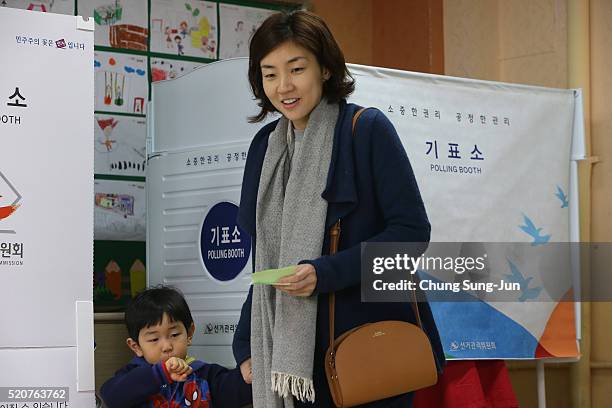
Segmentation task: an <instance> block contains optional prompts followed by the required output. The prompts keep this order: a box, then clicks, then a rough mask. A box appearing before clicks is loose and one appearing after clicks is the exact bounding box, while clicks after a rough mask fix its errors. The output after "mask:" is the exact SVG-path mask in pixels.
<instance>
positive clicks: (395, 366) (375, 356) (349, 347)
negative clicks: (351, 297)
mask: <svg viewBox="0 0 612 408" xmlns="http://www.w3.org/2000/svg"><path fill="white" fill-rule="evenodd" d="M363 110H364V109H361V110H359V111H358V112H357V113H356V114H355V116H354V117H353V133H354V132H355V123H356V122H357V118H358V117H359V115H360V114H361V113H362V112H363ZM330 238H331V239H330V255H333V254H335V253H336V251H337V250H338V242H339V240H340V220H338V222H336V224H335V225H334V226H333V227H332V229H331V232H330ZM412 296H413V300H412V302H411V305H412V308H413V311H414V314H415V316H416V320H417V324H416V325H414V324H412V323H408V322H404V321H395V320H386V321H381V322H375V323H366V324H363V325H361V326H358V327H355V328H354V329H351V330H349V331H347V332H345V333H343V334H342V335H341V336H340V337H338V338H337V339H334V310H335V294H334V293H330V295H329V348H328V349H327V353H326V354H325V372H326V375H327V382H328V385H329V390H330V393H331V395H332V398H333V400H334V404H335V405H336V407H353V406H356V405H360V404H365V403H368V402H372V401H378V400H381V399H385V398H389V397H393V396H396V395H400V394H404V393H407V392H410V391H414V390H418V389H420V388H424V387H428V386H430V385H433V384H435V383H436V382H437V381H438V373H437V369H436V363H435V361H434V355H433V351H432V348H431V343H430V342H429V338H428V337H427V335H426V334H425V332H424V331H423V329H422V323H421V316H420V315H419V308H418V303H417V302H416V295H415V293H414V292H412Z"/></svg>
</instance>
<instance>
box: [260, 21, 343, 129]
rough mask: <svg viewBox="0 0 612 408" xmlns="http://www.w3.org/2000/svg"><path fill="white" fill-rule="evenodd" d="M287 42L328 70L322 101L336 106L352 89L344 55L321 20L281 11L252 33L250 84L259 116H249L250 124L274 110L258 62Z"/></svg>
mask: <svg viewBox="0 0 612 408" xmlns="http://www.w3.org/2000/svg"><path fill="white" fill-rule="evenodd" d="M286 41H293V42H294V43H296V44H297V45H299V46H301V47H303V48H305V49H307V50H308V51H310V52H312V53H313V54H314V55H315V56H316V57H317V62H318V63H319V65H320V66H321V67H322V68H327V69H328V70H329V73H330V78H329V79H328V80H327V81H325V82H324V83H323V98H326V99H327V100H328V101H329V102H330V103H338V102H340V101H341V100H342V99H344V98H346V97H348V96H349V95H350V94H351V93H352V92H353V91H354V90H355V81H354V80H353V77H352V76H351V74H350V73H349V71H348V69H347V68H346V63H345V61H344V54H343V53H342V50H341V49H340V47H339V46H338V43H337V42H336V40H335V39H334V36H333V35H332V33H331V31H330V30H329V28H328V27H327V24H325V21H323V19H321V17H319V16H317V15H316V14H313V13H311V12H308V11H304V10H297V11H292V12H280V13H276V14H273V15H271V16H270V17H268V18H267V19H266V20H265V21H264V22H263V24H262V25H261V26H260V27H259V28H258V29H257V31H255V33H254V34H253V37H252V38H251V43H250V46H249V82H250V84H251V89H252V90H253V94H254V95H255V98H256V99H258V102H257V105H258V106H259V107H260V108H261V111H260V112H259V114H257V115H255V116H251V117H249V122H251V123H254V122H261V121H262V120H263V119H265V117H266V116H267V115H268V113H270V112H276V108H274V106H273V105H272V102H270V100H269V99H268V97H267V96H266V94H265V92H264V88H263V81H262V75H261V67H260V64H261V60H262V59H263V58H265V56H266V55H268V54H269V53H270V52H271V51H272V50H274V49H275V48H276V47H278V46H279V45H281V44H282V43H284V42H286Z"/></svg>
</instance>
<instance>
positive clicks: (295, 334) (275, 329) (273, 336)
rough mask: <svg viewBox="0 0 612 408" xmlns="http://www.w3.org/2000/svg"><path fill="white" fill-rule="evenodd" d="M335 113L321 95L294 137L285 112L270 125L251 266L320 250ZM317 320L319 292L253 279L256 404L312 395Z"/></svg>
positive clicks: (289, 402) (278, 263) (273, 264)
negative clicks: (294, 291)
mask: <svg viewBox="0 0 612 408" xmlns="http://www.w3.org/2000/svg"><path fill="white" fill-rule="evenodd" d="M338 114H339V108H338V105H337V104H328V103H327V102H326V101H325V100H324V99H323V100H322V101H321V102H320V103H319V105H318V106H317V107H316V108H315V109H314V110H313V111H312V112H311V114H310V118H309V120H308V125H307V127H306V130H305V132H304V135H303V137H300V138H296V139H295V143H294V144H293V143H291V128H290V126H291V124H290V123H289V121H288V120H287V119H286V118H285V117H282V118H281V119H280V121H279V122H278V125H277V126H276V129H275V130H274V131H273V132H272V133H270V136H269V139H268V148H267V150H266V155H265V158H264V162H263V166H262V170H261V177H260V180H259V190H258V193H257V208H256V221H255V222H256V228H257V232H256V242H257V251H256V256H255V270H256V271H261V270H264V269H270V268H281V267H285V266H289V265H295V264H297V263H298V262H299V261H300V260H303V259H315V258H318V257H319V256H321V252H322V248H323V238H324V236H325V218H326V214H327V202H326V201H325V200H324V199H323V198H322V197H321V194H322V193H323V191H324V189H325V186H326V182H327V173H328V171H329V166H330V162H331V153H332V147H333V137H334V129H335V126H336V121H337V120H338ZM288 136H289V138H288ZM298 139H299V140H298ZM288 140H289V143H288ZM292 148H293V149H292ZM292 150H293V153H292V152H291V151H292ZM289 166H290V167H289ZM289 168H290V170H289ZM316 321H317V297H316V296H310V297H307V298H305V297H295V296H290V295H287V294H285V293H284V292H282V291H277V290H276V289H275V288H274V287H272V286H268V285H255V286H254V287H253V304H252V310H251V358H252V370H253V407H254V408H275V407H293V397H295V398H297V399H299V400H301V401H306V400H308V401H314V399H315V392H314V385H313V382H312V372H313V361H314V348H315V334H316Z"/></svg>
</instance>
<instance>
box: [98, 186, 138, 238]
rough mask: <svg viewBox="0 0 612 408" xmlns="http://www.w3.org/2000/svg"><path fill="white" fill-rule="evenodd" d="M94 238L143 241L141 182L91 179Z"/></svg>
mask: <svg viewBox="0 0 612 408" xmlns="http://www.w3.org/2000/svg"><path fill="white" fill-rule="evenodd" d="M94 191H95V193H94V239H96V240H117V241H145V230H146V223H145V199H146V198H145V191H144V183H141V182H126V181H114V180H100V179H97V180H95V182H94Z"/></svg>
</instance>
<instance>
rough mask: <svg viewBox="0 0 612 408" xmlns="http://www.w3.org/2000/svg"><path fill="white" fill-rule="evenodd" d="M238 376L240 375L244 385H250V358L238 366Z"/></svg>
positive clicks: (251, 377) (251, 372)
mask: <svg viewBox="0 0 612 408" xmlns="http://www.w3.org/2000/svg"><path fill="white" fill-rule="evenodd" d="M240 374H242V378H243V379H244V382H245V383H247V384H251V383H252V382H253V369H252V367H251V359H250V358H249V359H248V360H245V361H243V362H242V364H240Z"/></svg>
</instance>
